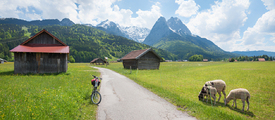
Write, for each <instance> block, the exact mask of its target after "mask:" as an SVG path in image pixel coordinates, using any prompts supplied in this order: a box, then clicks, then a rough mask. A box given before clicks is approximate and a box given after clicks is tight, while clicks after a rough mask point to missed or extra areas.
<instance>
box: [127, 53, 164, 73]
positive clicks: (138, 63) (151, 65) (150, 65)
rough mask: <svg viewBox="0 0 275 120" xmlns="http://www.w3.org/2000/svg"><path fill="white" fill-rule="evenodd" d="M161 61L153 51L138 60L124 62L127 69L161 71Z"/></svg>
mask: <svg viewBox="0 0 275 120" xmlns="http://www.w3.org/2000/svg"><path fill="white" fill-rule="evenodd" d="M159 65H160V59H159V58H158V57H157V56H156V55H155V54H154V53H152V52H151V51H149V52H148V53H146V54H144V55H143V56H141V57H140V58H139V59H138V60H135V59H133V60H123V66H124V68H126V69H130V66H131V68H132V69H137V68H138V69H159Z"/></svg>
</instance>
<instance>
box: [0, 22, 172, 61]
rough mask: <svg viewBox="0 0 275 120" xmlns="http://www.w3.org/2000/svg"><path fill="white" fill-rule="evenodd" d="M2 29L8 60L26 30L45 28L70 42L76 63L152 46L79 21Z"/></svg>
mask: <svg viewBox="0 0 275 120" xmlns="http://www.w3.org/2000/svg"><path fill="white" fill-rule="evenodd" d="M0 28H1V29H0V31H1V32H0V33H3V34H0V50H1V51H0V58H1V57H2V58H4V59H8V60H9V59H11V56H12V55H11V53H10V52H9V50H11V49H12V48H14V47H16V46H17V45H19V44H20V43H22V42H23V41H25V40H27V38H26V37H28V36H26V34H25V33H30V34H31V36H32V35H34V34H36V33H37V32H39V31H40V30H42V29H46V30H47V31H49V32H50V33H52V34H53V35H54V36H56V37H57V38H59V39H60V40H61V41H63V42H64V43H66V44H67V45H69V46H70V55H71V56H73V58H74V59H75V61H76V62H90V61H91V60H93V59H94V58H97V57H101V58H103V57H108V58H109V59H113V60H116V59H118V58H121V57H123V56H124V55H126V54H127V53H129V52H130V51H132V50H138V49H146V48H150V46H148V45H145V44H141V43H138V42H135V41H132V40H129V39H127V38H124V37H120V36H115V35H110V34H107V33H106V32H104V31H101V30H98V29H96V28H93V27H88V26H85V25H78V24H74V25H72V26H60V25H48V26H36V25H16V24H0ZM22 28H25V29H22ZM26 28H27V29H26ZM21 38H25V39H21ZM153 49H154V50H155V51H156V52H157V53H158V54H159V55H160V56H161V57H163V58H165V59H172V60H175V59H176V58H177V56H176V55H174V54H172V53H169V52H167V51H165V50H161V49H155V48H153ZM2 50H3V52H2Z"/></svg>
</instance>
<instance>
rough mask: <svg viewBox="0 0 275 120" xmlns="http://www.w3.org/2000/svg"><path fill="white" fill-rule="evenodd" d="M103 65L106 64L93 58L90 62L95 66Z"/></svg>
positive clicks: (99, 59)
mask: <svg viewBox="0 0 275 120" xmlns="http://www.w3.org/2000/svg"><path fill="white" fill-rule="evenodd" d="M105 63H107V62H106V61H105V60H103V59H101V58H95V59H93V60H92V61H91V62H90V64H96V65H100V64H102V65H104V64H105Z"/></svg>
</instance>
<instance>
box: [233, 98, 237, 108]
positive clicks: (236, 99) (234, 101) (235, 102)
mask: <svg viewBox="0 0 275 120" xmlns="http://www.w3.org/2000/svg"><path fill="white" fill-rule="evenodd" d="M234 102H235V108H237V99H235V101H234Z"/></svg>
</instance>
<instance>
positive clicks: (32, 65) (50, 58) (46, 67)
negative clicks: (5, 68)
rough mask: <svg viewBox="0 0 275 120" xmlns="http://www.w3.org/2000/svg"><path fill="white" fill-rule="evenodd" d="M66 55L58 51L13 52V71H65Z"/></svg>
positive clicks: (66, 67) (23, 72) (24, 72)
mask: <svg viewBox="0 0 275 120" xmlns="http://www.w3.org/2000/svg"><path fill="white" fill-rule="evenodd" d="M67 56H68V54H60V53H14V73H15V74H17V73H20V74H26V73H59V72H66V71H67V69H68V64H67Z"/></svg>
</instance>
